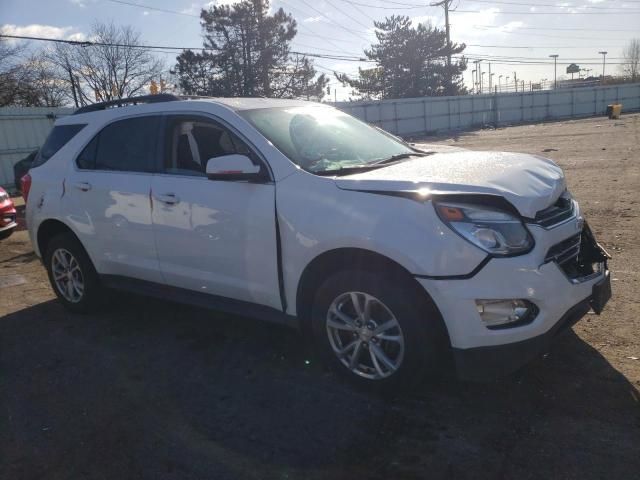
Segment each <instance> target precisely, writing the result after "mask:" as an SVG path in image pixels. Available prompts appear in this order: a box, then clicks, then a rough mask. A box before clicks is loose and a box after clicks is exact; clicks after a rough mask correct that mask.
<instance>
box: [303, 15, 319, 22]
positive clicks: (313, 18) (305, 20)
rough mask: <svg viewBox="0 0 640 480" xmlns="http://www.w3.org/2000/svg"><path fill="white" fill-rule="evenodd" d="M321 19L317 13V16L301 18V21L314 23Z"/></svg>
mask: <svg viewBox="0 0 640 480" xmlns="http://www.w3.org/2000/svg"><path fill="white" fill-rule="evenodd" d="M321 21H322V17H321V16H320V15H318V16H317V17H308V18H305V19H304V20H303V22H305V23H316V22H321Z"/></svg>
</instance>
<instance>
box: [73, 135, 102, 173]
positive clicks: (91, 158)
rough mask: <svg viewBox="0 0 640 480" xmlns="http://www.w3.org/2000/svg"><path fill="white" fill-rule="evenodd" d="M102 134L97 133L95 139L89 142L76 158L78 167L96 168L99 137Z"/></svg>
mask: <svg viewBox="0 0 640 480" xmlns="http://www.w3.org/2000/svg"><path fill="white" fill-rule="evenodd" d="M99 136H100V135H96V136H95V137H93V140H91V141H90V142H89V145H87V146H86V147H84V150H82V153H81V154H80V155H79V156H78V159H77V160H76V164H77V165H78V168H81V169H83V170H95V168H96V149H97V147H98V137H99Z"/></svg>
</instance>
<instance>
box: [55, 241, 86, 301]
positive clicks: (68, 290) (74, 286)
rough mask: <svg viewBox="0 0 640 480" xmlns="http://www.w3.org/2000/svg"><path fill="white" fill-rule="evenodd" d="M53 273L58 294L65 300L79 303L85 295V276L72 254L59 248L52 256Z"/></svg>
mask: <svg viewBox="0 0 640 480" xmlns="http://www.w3.org/2000/svg"><path fill="white" fill-rule="evenodd" d="M51 272H52V274H53V281H54V283H55V286H56V288H57V289H58V292H60V295H62V296H63V297H64V299H65V300H67V301H68V302H71V303H78V302H80V301H81V300H82V297H83V295H84V276H83V275H82V270H81V269H80V264H79V263H78V260H76V258H75V257H74V256H73V254H72V253H71V252H69V251H68V250H66V249H64V248H58V249H57V250H56V251H54V252H53V255H52V256H51Z"/></svg>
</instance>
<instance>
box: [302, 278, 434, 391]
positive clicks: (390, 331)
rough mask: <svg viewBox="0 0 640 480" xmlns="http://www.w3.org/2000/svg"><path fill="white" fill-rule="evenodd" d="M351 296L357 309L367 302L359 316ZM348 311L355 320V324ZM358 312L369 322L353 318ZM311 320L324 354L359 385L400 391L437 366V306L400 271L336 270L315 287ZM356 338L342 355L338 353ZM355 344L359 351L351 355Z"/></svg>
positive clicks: (354, 350)
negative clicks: (396, 274) (366, 308)
mask: <svg viewBox="0 0 640 480" xmlns="http://www.w3.org/2000/svg"><path fill="white" fill-rule="evenodd" d="M354 293H355V299H354V297H353V294H354ZM354 301H357V302H358V303H359V305H360V311H363V310H364V308H363V307H364V306H365V305H366V303H367V302H369V305H370V308H369V310H370V314H369V315H366V314H364V315H362V316H360V317H358V314H357V312H356V309H355V307H354ZM336 310H338V311H339V312H340V313H341V314H342V315H337V314H336V313H335V311H336ZM344 315H346V317H345V316H344ZM347 317H349V318H351V320H353V321H354V323H356V325H355V326H356V329H357V330H355V331H354V329H353V327H354V325H353V324H349V322H348V321H347ZM356 318H361V319H366V321H367V322H368V323H369V324H368V325H367V324H366V322H365V323H364V324H363V321H362V320H361V321H360V324H357V322H356V321H355V319H356ZM393 319H395V321H396V323H397V327H396V326H395V324H394V323H393ZM311 322H312V332H313V337H314V342H315V344H316V348H317V349H318V351H319V354H320V355H321V357H322V358H323V360H324V361H325V362H326V363H327V364H328V365H329V366H330V367H331V368H332V369H333V370H334V371H336V372H337V373H338V374H340V375H342V376H344V377H346V378H347V379H348V380H350V381H351V382H354V383H355V384H356V385H357V386H360V387H364V388H366V389H370V390H376V391H379V392H384V393H394V392H400V391H402V390H404V389H406V388H409V387H411V386H414V385H415V384H417V383H418V382H420V381H421V380H422V379H423V378H424V376H425V374H427V373H431V372H434V373H435V372H436V371H439V368H440V363H441V359H442V347H443V343H444V342H443V341H442V340H443V338H442V329H441V328H440V325H442V323H441V317H440V312H439V311H438V309H437V308H436V307H435V305H434V304H433V302H431V301H429V300H428V299H427V298H425V295H422V294H421V292H420V291H419V290H418V289H417V288H416V286H415V285H413V284H411V283H410V281H409V280H408V279H404V278H403V277H401V278H395V277H393V276H391V277H390V276H389V275H383V274H380V273H374V272H369V271H356V270H348V271H341V272H338V273H335V274H333V275H331V276H330V277H328V278H327V279H325V281H324V282H323V283H322V284H321V286H320V288H319V289H318V290H317V292H316V295H315V299H314V303H313V308H312V317H311ZM359 325H360V326H359ZM386 326H388V327H389V328H386ZM335 327H339V328H335ZM385 328H386V329H385ZM365 329H366V330H365ZM354 342H355V345H354V346H353V347H351V349H350V350H348V351H347V353H346V356H345V354H344V353H343V355H340V354H338V351H339V350H342V351H343V352H344V351H345V350H346V349H347V348H348V347H349V346H350V345H351V344H352V343H354ZM358 342H360V343H359V346H358ZM356 350H357V351H358V355H359V357H357V359H356V360H353V358H354V357H353V355H354V354H356ZM381 350H382V353H383V354H384V357H383V356H382V355H380V351H381ZM374 357H375V358H374ZM385 357H386V359H385Z"/></svg>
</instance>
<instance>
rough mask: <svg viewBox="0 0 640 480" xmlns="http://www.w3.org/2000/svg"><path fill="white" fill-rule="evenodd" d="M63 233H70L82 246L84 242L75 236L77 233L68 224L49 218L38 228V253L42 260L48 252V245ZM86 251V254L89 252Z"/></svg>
mask: <svg viewBox="0 0 640 480" xmlns="http://www.w3.org/2000/svg"><path fill="white" fill-rule="evenodd" d="M62 233H70V234H71V235H73V236H74V237H75V238H76V240H78V243H80V245H82V242H81V241H80V239H79V238H78V236H77V235H76V234H75V232H74V231H73V230H72V229H71V227H69V226H68V225H67V224H66V223H64V222H62V221H60V220H58V219H55V218H49V219H47V220H45V221H43V222H42V223H41V224H40V225H39V226H38V231H37V234H36V242H37V246H38V251H39V252H40V256H41V257H42V258H44V255H45V253H46V251H47V245H48V244H49V242H50V241H51V239H52V238H54V237H56V236H57V235H60V234H62ZM82 248H84V245H82ZM84 250H85V252H86V251H87V249H86V248H84Z"/></svg>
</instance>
